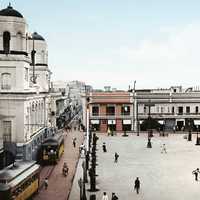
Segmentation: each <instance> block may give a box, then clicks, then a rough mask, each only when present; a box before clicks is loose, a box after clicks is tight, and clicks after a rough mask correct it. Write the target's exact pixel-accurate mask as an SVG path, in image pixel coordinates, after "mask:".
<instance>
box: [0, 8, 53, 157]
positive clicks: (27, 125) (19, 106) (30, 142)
mask: <svg viewBox="0 0 200 200" xmlns="http://www.w3.org/2000/svg"><path fill="white" fill-rule="evenodd" d="M33 51H35V60H34V63H33V59H31V53H32V52H33ZM33 69H35V71H33ZM50 75H51V72H50V70H49V68H48V52H47V44H46V41H45V40H44V38H43V37H42V36H40V35H39V34H37V33H33V34H30V33H28V29H27V23H26V20H25V18H24V17H23V16H22V14H21V13H19V12H18V11H16V10H14V9H13V8H12V7H11V5H9V6H8V7H7V8H6V9H3V10H0V94H1V95H0V140H3V141H4V147H5V151H6V152H12V154H13V155H15V156H16V158H18V159H25V160H35V159H36V157H37V151H38V148H39V146H40V144H41V142H42V141H43V139H44V138H45V137H48V135H50V134H52V131H51V130H52V129H51V128H52V127H51V125H50V123H49V118H48V117H49V113H48V111H49V110H50V109H49V108H48V106H49V105H50V103H49V102H50V99H51V98H50V93H49V88H50Z"/></svg>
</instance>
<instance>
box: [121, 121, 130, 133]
mask: <svg viewBox="0 0 200 200" xmlns="http://www.w3.org/2000/svg"><path fill="white" fill-rule="evenodd" d="M122 130H123V131H131V120H130V119H123V121H122Z"/></svg>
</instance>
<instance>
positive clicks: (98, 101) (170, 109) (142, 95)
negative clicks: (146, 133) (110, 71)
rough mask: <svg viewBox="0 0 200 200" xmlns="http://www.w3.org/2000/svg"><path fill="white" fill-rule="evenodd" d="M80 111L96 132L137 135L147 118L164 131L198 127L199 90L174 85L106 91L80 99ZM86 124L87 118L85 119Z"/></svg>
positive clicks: (199, 123) (199, 111)
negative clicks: (127, 132) (158, 124)
mask: <svg viewBox="0 0 200 200" xmlns="http://www.w3.org/2000/svg"><path fill="white" fill-rule="evenodd" d="M82 98H83V105H84V107H83V110H84V112H85V113H86V112H87V110H88V112H89V124H90V126H91V127H92V128H93V129H95V130H96V131H99V132H107V130H108V129H110V130H113V131H117V132H123V131H133V132H138V131H139V130H140V127H141V125H142V123H143V122H144V121H145V120H146V119H148V117H149V116H150V117H151V118H153V119H154V120H156V121H157V122H158V123H160V124H161V125H162V126H163V127H164V129H165V130H167V131H172V130H173V131H175V130H177V131H179V130H188V129H193V130H198V129H199V128H200V90H199V89H198V88H187V89H184V88H182V87H181V86H174V87H171V88H169V89H141V90H140V89H137V90H136V89H133V90H128V91H117V90H116V89H114V90H111V89H109V88H106V90H104V91H93V92H90V93H87V94H85V95H84V96H83V97H82ZM84 123H85V125H86V115H85V116H84Z"/></svg>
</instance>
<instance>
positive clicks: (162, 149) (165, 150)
mask: <svg viewBox="0 0 200 200" xmlns="http://www.w3.org/2000/svg"><path fill="white" fill-rule="evenodd" d="M163 152H164V153H167V149H166V146H165V144H163V145H162V146H161V153H163Z"/></svg>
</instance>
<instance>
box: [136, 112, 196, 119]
mask: <svg viewBox="0 0 200 200" xmlns="http://www.w3.org/2000/svg"><path fill="white" fill-rule="evenodd" d="M148 116H149V115H148V113H138V118H139V119H146V118H148ZM151 117H153V118H157V119H163V118H168V119H170V118H177V119H178V118H200V113H196V112H194V113H186V112H185V113H151Z"/></svg>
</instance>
